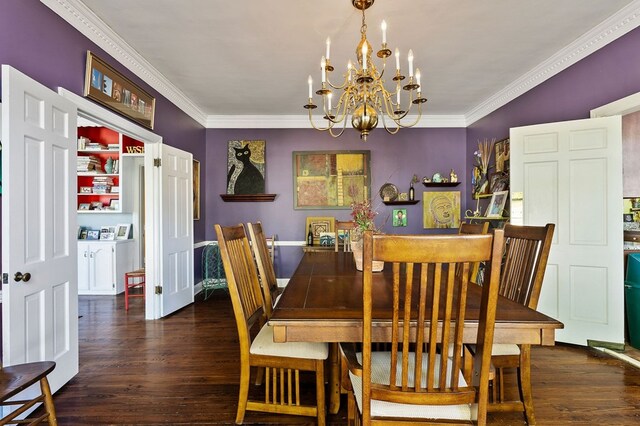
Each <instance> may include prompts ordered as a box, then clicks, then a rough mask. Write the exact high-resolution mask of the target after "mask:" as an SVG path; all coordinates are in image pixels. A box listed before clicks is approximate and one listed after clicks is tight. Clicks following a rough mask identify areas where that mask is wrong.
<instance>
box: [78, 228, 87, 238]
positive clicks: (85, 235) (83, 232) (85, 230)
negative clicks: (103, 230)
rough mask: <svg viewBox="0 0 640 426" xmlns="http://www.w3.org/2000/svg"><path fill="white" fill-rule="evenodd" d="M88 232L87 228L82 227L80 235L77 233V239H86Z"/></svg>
mask: <svg viewBox="0 0 640 426" xmlns="http://www.w3.org/2000/svg"><path fill="white" fill-rule="evenodd" d="M88 234H89V230H88V229H86V228H82V229H81V230H80V235H78V239H79V240H86V239H87V236H88Z"/></svg>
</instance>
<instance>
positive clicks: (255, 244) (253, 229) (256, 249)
mask: <svg viewBox="0 0 640 426" xmlns="http://www.w3.org/2000/svg"><path fill="white" fill-rule="evenodd" d="M247 227H248V228H249V235H251V248H252V250H253V255H254V257H255V259H256V264H257V265H258V272H259V273H260V284H261V286H262V295H263V297H264V305H265V311H266V315H267V318H270V317H271V313H272V312H273V305H274V303H275V298H276V296H277V295H278V279H277V278H276V273H275V270H274V269H273V261H272V259H271V253H270V250H269V246H268V245H267V238H266V236H265V233H264V230H263V229H262V224H261V223H260V222H256V223H249V224H247Z"/></svg>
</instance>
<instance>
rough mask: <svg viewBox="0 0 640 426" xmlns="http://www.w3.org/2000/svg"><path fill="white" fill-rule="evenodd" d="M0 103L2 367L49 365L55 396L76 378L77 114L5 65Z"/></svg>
mask: <svg viewBox="0 0 640 426" xmlns="http://www.w3.org/2000/svg"><path fill="white" fill-rule="evenodd" d="M2 97H3V103H2V115H3V128H2V143H3V158H2V169H3V178H4V182H3V184H4V187H3V194H2V195H3V197H2V198H3V200H2V272H3V280H2V281H3V283H2V305H3V306H2V350H3V352H2V358H3V359H2V364H3V365H4V366H8V365H13V364H20V363H24V362H33V361H42V360H52V361H55V362H56V364H57V366H56V368H55V370H54V371H53V372H52V373H51V374H50V375H49V381H50V385H51V388H52V391H54V392H55V391H56V390H58V389H59V388H60V387H61V386H62V385H64V384H65V383H66V382H67V381H69V380H70V379H71V378H72V377H73V376H75V375H76V374H77V373H78V281H77V279H78V266H77V244H76V239H77V232H78V229H77V226H76V214H75V206H76V192H75V188H76V185H75V176H74V175H72V174H71V173H70V172H71V170H75V167H74V165H75V163H76V108H75V106H74V105H73V104H72V103H71V102H69V101H67V100H65V99H63V98H62V97H60V96H58V95H57V94H55V93H54V92H53V91H51V90H49V89H48V88H46V87H44V86H42V85H41V84H39V83H37V82H36V81H34V80H32V79H30V78H29V77H27V76H25V75H24V74H22V73H20V72H19V71H17V70H15V69H13V68H11V67H9V66H7V65H2ZM27 273H28V274H30V279H28V280H27V278H26V277H25V278H23V279H22V280H17V278H18V277H19V274H22V275H23V276H25V275H26V274H27Z"/></svg>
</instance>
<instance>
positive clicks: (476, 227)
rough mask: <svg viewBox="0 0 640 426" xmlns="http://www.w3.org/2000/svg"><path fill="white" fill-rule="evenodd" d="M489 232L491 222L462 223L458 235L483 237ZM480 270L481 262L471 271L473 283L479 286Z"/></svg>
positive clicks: (474, 264)
mask: <svg viewBox="0 0 640 426" xmlns="http://www.w3.org/2000/svg"><path fill="white" fill-rule="evenodd" d="M487 232H489V222H487V221H484V222H482V223H467V222H462V223H461V224H460V229H459V230H458V234H460V235H483V234H486V233H487ZM479 270H480V262H474V263H473V266H472V268H471V271H469V274H470V275H469V277H470V280H471V282H473V283H476V284H478V271H479Z"/></svg>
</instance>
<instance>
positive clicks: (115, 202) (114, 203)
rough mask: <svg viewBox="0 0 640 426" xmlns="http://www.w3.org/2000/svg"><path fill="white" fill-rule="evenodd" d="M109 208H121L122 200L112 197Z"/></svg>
mask: <svg viewBox="0 0 640 426" xmlns="http://www.w3.org/2000/svg"><path fill="white" fill-rule="evenodd" d="M109 210H120V200H119V199H112V200H111V201H109Z"/></svg>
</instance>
